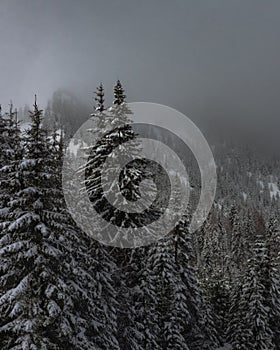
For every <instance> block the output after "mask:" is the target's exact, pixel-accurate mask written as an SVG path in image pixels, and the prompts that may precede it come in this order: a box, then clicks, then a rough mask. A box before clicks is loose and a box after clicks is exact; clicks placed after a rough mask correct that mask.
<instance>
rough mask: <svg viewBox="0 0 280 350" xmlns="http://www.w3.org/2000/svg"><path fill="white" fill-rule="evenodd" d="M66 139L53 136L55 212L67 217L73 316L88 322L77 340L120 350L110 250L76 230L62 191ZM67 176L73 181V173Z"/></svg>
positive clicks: (68, 264) (65, 236) (67, 243)
mask: <svg viewBox="0 0 280 350" xmlns="http://www.w3.org/2000/svg"><path fill="white" fill-rule="evenodd" d="M63 135H64V132H63V130H60V132H59V134H56V133H54V135H53V143H52V144H51V149H52V154H53V159H54V161H55V162H56V169H57V171H56V184H57V185H56V186H57V188H58V193H57V196H56V203H57V205H56V208H57V212H58V213H60V214H62V215H63V216H64V218H65V219H64V222H65V224H64V225H66V228H67V230H66V232H65V234H64V235H63V236H62V237H61V238H60V241H61V243H62V244H63V246H64V247H65V248H66V250H67V258H66V261H67V264H66V267H67V269H66V275H65V278H66V279H67V286H68V287H69V288H70V291H71V293H72V297H73V309H74V313H75V314H76V315H77V316H76V317H78V319H81V320H86V322H87V324H86V325H84V327H83V329H82V331H81V332H80V337H79V338H78V339H80V340H82V339H88V340H89V344H91V345H89V346H92V347H93V348H94V349H95V348H97V349H101V350H106V349H108V348H110V349H113V350H118V349H119V345H118V341H117V339H116V334H117V323H116V309H117V305H118V303H117V300H116V291H115V287H114V285H113V279H112V273H113V271H114V268H115V266H114V263H113V260H112V258H111V257H110V256H109V254H108V252H107V249H106V248H105V247H103V246H102V245H101V244H99V243H98V242H96V241H93V240H92V239H91V238H89V237H87V236H86V234H85V233H84V232H83V231H81V230H80V229H79V228H78V227H76V225H75V224H74V222H73V220H72V218H71V216H70V215H69V213H68V212H67V210H66V206H65V203H64V198H63V194H62V191H61V168H62V161H63V149H64V142H63V141H64V140H63ZM57 136H58V137H57ZM69 170H70V169H69ZM68 175H69V181H71V172H70V173H69V174H68ZM85 346H87V345H86V344H82V343H81V344H79V343H78V342H77V345H76V347H77V348H81V349H83V348H84V347H85Z"/></svg>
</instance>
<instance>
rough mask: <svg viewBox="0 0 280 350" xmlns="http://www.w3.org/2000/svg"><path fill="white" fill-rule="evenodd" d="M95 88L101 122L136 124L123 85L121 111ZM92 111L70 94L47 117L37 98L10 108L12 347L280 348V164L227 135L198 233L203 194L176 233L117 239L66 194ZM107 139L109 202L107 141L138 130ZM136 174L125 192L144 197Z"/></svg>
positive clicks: (1, 169) (2, 120)
mask: <svg viewBox="0 0 280 350" xmlns="http://www.w3.org/2000/svg"><path fill="white" fill-rule="evenodd" d="M95 96H96V97H95V108H94V111H93V112H92V115H91V117H92V118H98V123H97V124H98V127H99V128H100V129H102V130H104V129H106V126H108V123H110V125H112V123H114V120H116V119H117V118H123V120H125V121H126V123H129V116H127V115H126V113H127V108H126V96H125V92H124V89H123V87H122V85H121V83H120V82H119V81H118V82H117V84H116V85H115V87H114V101H113V102H112V105H111V106H106V105H105V101H104V90H103V87H102V85H100V86H99V87H98V89H97V91H96V95H95ZM89 117H90V116H89V115H87V108H86V107H84V106H83V104H80V103H79V101H78V100H75V98H74V97H71V96H70V97H69V96H68V97H67V96H66V95H65V94H63V92H62V91H59V92H57V93H55V94H54V98H53V99H52V101H50V102H49V104H48V106H47V108H46V109H45V111H43V110H41V109H40V108H39V107H38V103H37V98H35V102H34V106H33V109H32V110H31V111H29V112H28V116H27V107H25V108H24V110H22V111H19V112H17V110H16V109H14V108H13V106H12V105H11V106H10V110H9V111H7V112H4V111H2V110H1V112H0V150H1V151H0V181H1V188H0V205H1V209H0V226H1V231H0V349H2V350H10V349H13V350H17V349H18V350H31V349H32V350H43V349H73V350H78V349H79V350H203V349H204V350H216V349H222V348H225V349H232V350H241V349H243V350H279V349H280V269H279V263H280V261H279V258H280V255H279V254H280V251H279V245H280V227H279V222H278V220H279V210H280V177H279V171H280V161H279V160H278V159H274V158H272V157H271V158H264V157H262V156H261V155H259V154H257V153H256V152H254V150H253V149H251V148H250V147H247V146H245V145H242V144H238V143H236V144H234V143H231V142H229V143H226V142H218V141H217V142H216V143H215V144H213V145H212V150H213V153H214V157H215V161H216V164H217V174H218V186H217V193H216V198H215V202H214V205H213V207H212V210H211V213H210V214H209V216H208V218H207V220H206V221H205V222H204V224H203V225H202V226H201V228H200V229H199V230H198V231H196V232H194V233H192V232H190V230H189V223H190V220H191V215H192V205H193V204H195V202H196V198H195V195H193V196H192V201H191V204H190V207H189V210H188V211H186V213H185V215H184V216H183V217H182V218H180V219H179V220H178V222H177V224H176V226H175V227H174V229H173V230H172V231H171V232H170V233H169V234H168V235H167V236H165V237H164V238H162V239H160V240H158V241H157V242H156V243H153V244H151V245H149V246H145V247H138V248H134V249H122V248H117V247H110V246H106V245H103V244H101V243H99V242H98V241H96V240H94V239H92V238H91V237H89V236H88V235H86V234H85V233H84V232H83V231H82V230H81V229H80V228H79V227H78V226H77V225H76V223H75V221H74V220H73V219H72V217H71V215H70V213H69V211H68V209H67V206H66V203H65V200H64V195H63V191H62V175H61V172H62V166H63V159H64V155H65V149H66V147H67V144H68V141H69V139H70V137H71V136H72V135H73V134H74V132H75V130H76V129H77V128H78V127H79V125H80V124H81V123H82V122H83V121H85V120H87V119H88V118H89ZM95 132H98V130H95ZM107 136H108V137H107V138H106V140H105V141H104V140H103V143H101V145H102V146H103V147H96V149H95V150H94V152H93V153H91V163H90V167H91V176H89V177H88V182H89V195H90V196H91V197H92V198H93V201H95V204H97V205H98V203H99V202H98V199H99V197H98V198H97V199H96V193H97V192H98V188H97V185H96V183H97V178H96V176H98V173H96V172H95V171H96V170H98V167H99V166H100V163H99V160H100V159H102V157H105V156H106V152H107V151H106V147H107V148H108V147H109V148H110V147H112V145H113V144H114V143H120V142H121V141H120V138H124V139H125V140H126V139H133V138H134V137H137V135H134V134H133V131H132V130H131V129H129V127H122V129H114V130H113V131H112V132H108V134H107ZM77 145H78V146H79V144H78V140H77V144H76V145H75V147H73V149H75V150H76V149H77V147H78V146H77ZM81 148H82V145H81ZM186 157H187V155H186ZM190 163H191V162H190ZM193 172H194V174H195V170H193ZM96 174H97V175H96ZM126 176H128V177H129V176H130V175H129V173H128V174H127V175H126ZM177 178H178V181H179V182H180V181H183V180H184V179H182V178H181V177H180V176H177ZM194 178H195V175H194ZM130 180H131V181H129V182H126V181H125V179H124V181H123V183H124V185H123V188H122V190H123V191H124V192H126V194H127V195H128V196H131V197H133V196H136V197H137V195H138V192H137V189H136V184H133V180H132V175H131V179H130ZM69 181H71V178H69ZM194 181H195V180H194ZM198 182H199V181H198ZM127 183H129V185H126V184H127ZM178 186H179V185H178ZM197 187H199V184H194V188H197ZM179 192H180V191H179V187H178V197H176V198H175V199H174V200H175V201H179V199H180V193H179ZM123 220H125V219H123ZM93 229H96V228H93ZM159 230H160V228H159Z"/></svg>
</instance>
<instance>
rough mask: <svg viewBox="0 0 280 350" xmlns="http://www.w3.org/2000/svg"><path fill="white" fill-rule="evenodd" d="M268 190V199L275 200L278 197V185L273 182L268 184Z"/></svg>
mask: <svg viewBox="0 0 280 350" xmlns="http://www.w3.org/2000/svg"><path fill="white" fill-rule="evenodd" d="M268 188H269V190H270V197H271V198H273V197H274V198H276V197H277V195H278V196H280V190H279V188H278V185H277V184H276V183H275V182H269V183H268Z"/></svg>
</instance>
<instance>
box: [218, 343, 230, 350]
mask: <svg viewBox="0 0 280 350" xmlns="http://www.w3.org/2000/svg"><path fill="white" fill-rule="evenodd" d="M216 350H232V346H231V345H230V344H225V345H224V346H223V347H222V348H218V349H216Z"/></svg>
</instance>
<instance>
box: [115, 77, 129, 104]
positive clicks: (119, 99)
mask: <svg viewBox="0 0 280 350" xmlns="http://www.w3.org/2000/svg"><path fill="white" fill-rule="evenodd" d="M125 99H126V95H125V93H124V89H123V87H122V84H121V82H120V81H119V80H117V83H116V85H115V86H114V105H121V104H122V103H124V102H125Z"/></svg>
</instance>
